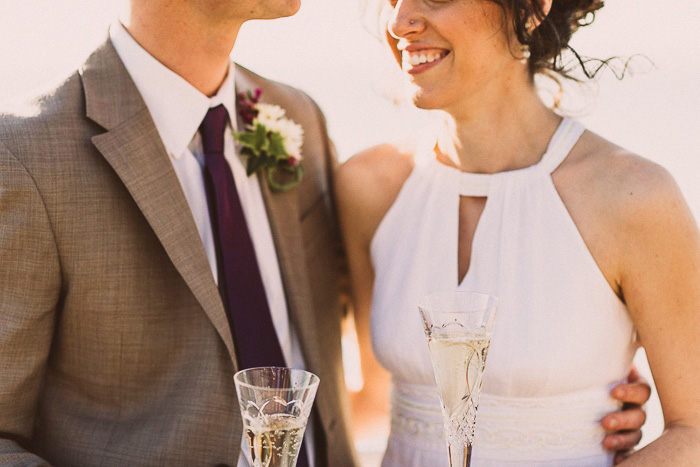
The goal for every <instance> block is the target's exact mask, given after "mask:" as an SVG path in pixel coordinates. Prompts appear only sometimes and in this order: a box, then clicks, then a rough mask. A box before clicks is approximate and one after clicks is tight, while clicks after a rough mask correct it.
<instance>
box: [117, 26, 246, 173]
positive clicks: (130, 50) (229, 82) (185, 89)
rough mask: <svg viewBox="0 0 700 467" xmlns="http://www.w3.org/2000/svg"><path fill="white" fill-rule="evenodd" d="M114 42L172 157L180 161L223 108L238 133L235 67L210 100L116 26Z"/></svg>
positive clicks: (124, 30)
mask: <svg viewBox="0 0 700 467" xmlns="http://www.w3.org/2000/svg"><path fill="white" fill-rule="evenodd" d="M109 34H110V39H111V40H112V44H113V45H114V48H115V49H116V51H117V54H118V55H119V58H121V60H122V62H124V66H125V67H126V69H127V71H128V72H129V75H131V79H132V80H133V81H134V83H135V84H136V88H137V89H138V90H139V92H140V93H141V96H142V97H143V100H144V102H145V103H146V107H148V111H149V112H150V114H151V117H152V118H153V122H154V123H155V125H156V129H157V130H158V134H159V135H160V137H161V139H162V140H163V145H164V146H165V149H166V150H167V151H168V154H169V155H170V157H172V158H174V159H179V158H180V157H181V156H182V153H183V152H184V150H185V148H187V146H188V145H189V144H190V141H192V138H193V137H194V135H195V134H196V133H197V129H198V128H199V125H200V124H201V123H202V120H203V119H204V116H205V115H206V114H207V110H209V108H210V107H216V106H217V105H219V104H223V105H224V107H226V110H227V111H228V114H229V120H230V122H231V126H232V127H233V129H234V130H235V129H236V117H235V116H236V98H235V95H236V94H235V86H234V79H235V78H234V69H235V67H234V66H233V65H231V66H229V72H228V74H227V76H226V78H225V79H224V82H223V83H222V84H221V87H220V88H219V90H218V92H217V93H216V95H215V96H212V97H207V96H206V95H205V94H203V93H201V92H200V91H199V90H197V89H196V88H195V87H194V86H192V85H191V84H190V83H188V82H187V81H186V80H185V79H184V78H182V77H181V76H180V75H178V74H177V73H175V72H174V71H172V70H170V69H169V68H167V67H166V66H165V65H163V64H162V63H160V62H159V61H158V60H157V59H156V58H155V57H153V56H152V55H151V54H149V53H148V52H147V51H146V50H145V49H144V48H143V47H141V45H140V44H139V43H138V42H136V40H135V39H134V38H133V37H132V36H131V34H129V32H128V31H127V30H126V28H125V27H124V26H123V25H122V24H121V23H120V22H115V23H113V24H112V25H111V27H110V30H109Z"/></svg>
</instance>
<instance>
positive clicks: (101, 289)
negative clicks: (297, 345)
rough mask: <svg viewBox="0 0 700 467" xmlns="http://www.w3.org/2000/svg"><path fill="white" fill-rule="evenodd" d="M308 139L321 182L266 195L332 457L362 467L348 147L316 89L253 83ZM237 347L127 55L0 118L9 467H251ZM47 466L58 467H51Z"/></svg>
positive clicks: (97, 55) (107, 47)
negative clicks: (343, 197) (341, 163)
mask: <svg viewBox="0 0 700 467" xmlns="http://www.w3.org/2000/svg"><path fill="white" fill-rule="evenodd" d="M236 79H237V87H238V89H237V90H238V91H239V92H240V91H246V90H248V89H251V90H253V89H255V88H260V89H262V91H263V96H264V99H263V100H264V101H266V102H270V103H275V104H278V105H280V106H282V107H283V108H285V109H286V110H287V113H288V115H289V117H290V118H292V119H293V120H295V121H296V122H298V123H300V124H301V125H302V126H303V127H304V130H305V140H304V146H303V149H302V151H303V156H304V161H303V163H304V166H305V169H306V178H305V179H304V182H303V183H302V184H301V185H300V186H299V187H297V188H295V189H293V190H291V191H289V192H287V193H272V192H270V190H269V189H268V186H267V184H266V183H261V186H262V187H263V196H264V199H265V203H266V207H267V211H268V217H269V219H270V224H271V227H272V233H273V236H274V239H275V243H276V248H277V255H278V257H279V261H280V270H281V273H282V279H283V284H284V289H285V293H286V297H287V304H288V308H289V313H290V319H291V321H292V323H293V325H294V326H295V327H296V329H297V332H298V334H299V336H300V340H301V344H302V350H303V354H304V357H305V359H306V362H307V366H308V369H309V370H311V371H313V372H314V373H316V374H318V375H319V376H320V378H321V385H320V387H319V391H318V395H317V397H316V403H315V406H316V407H317V408H318V411H319V414H320V419H321V428H322V429H323V430H324V432H325V435H326V440H327V443H328V453H329V456H328V459H319V465H330V466H347V465H356V461H355V457H354V453H353V450H352V448H351V444H350V440H349V433H348V426H347V398H346V397H345V395H344V390H345V389H344V379H343V371H342V364H341V349H340V313H341V312H340V306H339V299H338V279H339V273H338V267H337V265H338V263H337V259H338V257H339V248H338V246H339V242H338V233H337V229H336V224H335V219H334V211H333V206H332V200H331V198H330V190H331V175H332V168H333V165H334V163H335V161H334V154H333V148H332V145H331V143H330V141H329V140H328V136H327V134H326V128H325V123H324V120H323V117H322V115H321V113H320V111H319V109H318V108H317V107H316V105H315V104H314V103H313V102H312V101H311V100H310V99H309V98H308V97H307V96H306V95H305V94H303V93H302V92H300V91H298V90H295V89H293V88H290V87H288V86H285V85H282V84H279V83H274V82H271V81H268V80H265V79H263V78H260V77H259V76H256V75H255V74H253V73H251V72H249V71H247V70H245V69H242V68H240V67H239V68H238V69H237V70H236ZM235 362H236V357H235V349H234V345H233V342H232V337H231V332H230V329H229V324H228V321H227V318H226V315H225V313H224V307H223V305H222V302H221V299H220V296H219V293H218V290H217V287H216V285H215V283H214V280H213V278H212V275H211V272H210V269H209V264H208V263H207V259H206V256H205V252H204V248H203V246H202V243H201V241H200V238H199V235H198V233H197V229H196V226H195V223H194V220H193V218H192V215H191V213H190V210H189V207H188V204H187V201H186V199H185V197H184V195H183V192H182V190H181V188H180V184H179V182H178V178H177V176H176V174H175V172H174V170H173V167H172V164H171V162H170V160H169V158H168V155H167V153H166V151H165V148H164V147H163V144H162V142H161V140H160V138H159V137H158V133H157V130H156V128H155V126H154V123H153V121H152V119H151V116H150V114H149V112H148V110H147V108H146V106H145V104H144V102H143V100H142V98H141V96H140V95H139V93H138V91H137V89H136V87H135V85H134V84H133V82H132V80H131V78H130V77H129V75H128V73H127V71H126V69H125V68H124V66H123V64H122V62H121V61H120V59H119V57H118V55H117V54H116V52H115V50H114V48H113V47H112V45H111V43H110V42H109V41H107V42H106V43H105V44H103V45H102V46H101V47H100V48H98V49H97V50H96V51H95V52H94V53H93V54H92V55H91V56H90V58H89V59H88V60H87V62H86V63H85V65H84V66H83V67H82V68H81V69H80V70H79V72H78V73H75V74H74V75H72V76H70V77H69V78H68V79H67V80H66V81H65V82H64V83H62V84H61V85H60V86H59V87H58V88H57V89H56V90H55V91H53V92H52V93H50V94H48V95H45V96H43V97H42V98H40V99H39V100H37V101H36V102H34V103H33V104H32V105H30V106H28V107H26V108H24V109H20V110H18V111H17V112H14V113H12V114H9V113H8V114H5V115H2V116H0V464H1V465H39V464H43V463H44V461H46V462H48V463H50V464H53V465H63V466H83V465H84V466H97V465H100V466H139V465H144V466H156V465H163V466H165V465H167V466H199V465H201V466H213V465H217V464H228V465H235V464H236V462H237V459H238V456H239V452H240V444H241V418H240V414H239V410H238V403H237V401H236V397H235V389H234V385H233V380H232V376H233V374H234V372H235V371H236V370H237V368H236V363H235ZM42 459H43V460H42Z"/></svg>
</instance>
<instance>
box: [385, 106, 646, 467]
mask: <svg viewBox="0 0 700 467" xmlns="http://www.w3.org/2000/svg"><path fill="white" fill-rule="evenodd" d="M582 132H583V127H582V126H581V125H580V124H579V123H578V122H576V121H574V120H571V119H563V120H562V123H561V124H560V126H559V128H558V129H557V131H556V132H555V134H554V136H553V137H552V140H551V142H550V144H549V147H548V149H547V151H546V153H545V154H544V155H543V157H542V159H541V160H540V162H539V163H537V164H535V165H533V166H530V167H527V168H524V169H519V170H513V171H509V172H501V173H496V174H473V173H465V172H461V171H459V170H457V169H454V168H451V167H448V166H445V165H443V164H441V163H440V162H438V161H437V160H436V159H435V157H434V152H433V147H434V141H435V140H434V139H432V140H431V141H430V142H429V143H426V144H425V145H423V147H422V148H421V149H419V150H418V151H417V154H416V166H415V168H414V169H413V172H412V173H411V175H410V176H409V178H408V180H407V181H406V182H405V184H404V186H403V187H402V189H401V192H400V193H399V196H398V198H397V199H396V201H395V202H394V204H393V206H392V207H391V208H390V210H389V212H388V213H387V215H386V216H385V217H384V219H383V220H382V222H381V224H380V226H379V228H378V230H377V232H376V234H375V236H374V238H373V240H372V244H371V253H372V260H373V263H374V268H375V272H376V276H375V277H376V279H375V284H374V298H373V303H372V318H371V329H372V345H373V347H374V351H375V353H376V355H377V358H378V359H379V361H380V362H381V363H382V364H383V365H384V366H385V367H386V368H387V369H388V370H389V371H390V372H391V373H392V378H393V385H394V389H393V397H392V430H391V435H390V439H389V446H388V449H387V453H386V455H385V458H384V462H383V465H384V466H402V467H405V466H409V467H410V466H415V467H419V466H420V467H424V466H442V465H445V466H446V465H447V449H446V445H445V440H444V434H443V431H442V430H443V428H442V418H441V413H440V405H439V399H438V394H437V389H436V386H435V380H434V376H433V370H432V366H431V362H430V355H429V353H428V346H427V339H426V338H425V335H424V333H423V327H422V323H421V319H420V316H419V313H418V309H417V305H416V304H417V302H418V301H419V299H420V298H421V297H423V296H424V295H427V294H430V293H434V292H440V291H446V290H470V291H476V292H485V293H488V294H491V295H495V296H497V297H498V298H499V308H498V312H497V314H496V322H495V325H494V331H493V337H492V341H491V347H490V349H489V354H488V359H487V362H486V373H485V375H484V383H483V388H482V396H481V403H480V405H479V409H478V412H477V432H476V438H475V441H474V454H473V460H472V467H479V466H499V465H503V466H507V465H520V466H542V467H544V466H548V467H550V466H558V465H561V466H574V467H576V466H606V465H612V456H611V455H609V454H608V453H606V452H605V451H604V450H603V448H602V444H601V442H602V439H603V437H604V432H603V430H602V428H601V427H600V419H601V418H602V416H603V415H604V414H606V413H609V412H611V411H614V410H616V409H617V408H618V405H617V404H616V402H615V401H614V400H613V399H612V398H611V397H610V396H609V391H610V389H611V387H612V386H614V384H616V383H617V382H619V381H621V380H622V379H623V378H624V377H625V376H626V375H627V373H628V371H629V368H630V365H631V362H632V357H633V356H634V351H635V349H636V343H635V341H634V339H635V338H634V327H633V324H632V321H631V319H630V317H629V314H628V312H627V309H626V308H625V306H624V304H623V303H622V302H621V301H620V300H619V298H618V297H617V296H616V295H615V293H614V292H613V290H612V289H611V288H610V286H609V284H608V283H607V281H606V280H605V277H604V276H603V274H602V273H601V271H600V269H599V268H598V266H597V264H596V263H595V260H594V259H593V257H592V256H591V254H590V252H589V250H588V248H587V247H586V244H585V242H584V241H583V238H582V237H581V235H580V233H579V231H578V229H577V228H576V225H575V223H574V221H573V220H572V218H571V216H570V215H569V213H568V211H567V209H566V206H565V205H564V203H563V202H562V200H561V198H560V197H559V194H558V192H557V191H556V188H555V186H554V184H553V182H552V177H551V173H552V172H553V171H554V170H555V169H556V168H557V167H558V166H559V165H560V164H561V162H562V161H563V160H564V159H565V158H566V156H567V154H568V153H569V151H570V150H571V148H572V147H573V146H574V145H575V143H576V142H577V141H578V139H579V137H580V135H581V134H582ZM460 196H484V197H486V198H487V200H486V205H485V208H484V211H483V213H482V215H481V218H480V219H479V223H478V225H477V228H476V231H475V233H474V240H473V244H472V254H471V264H470V266H469V270H468V272H467V275H466V276H465V278H464V279H463V280H462V282H461V283H458V279H457V278H458V262H457V261H458V260H457V251H458V241H459V239H458V227H459V225H458V222H459V217H458V214H459V201H460Z"/></svg>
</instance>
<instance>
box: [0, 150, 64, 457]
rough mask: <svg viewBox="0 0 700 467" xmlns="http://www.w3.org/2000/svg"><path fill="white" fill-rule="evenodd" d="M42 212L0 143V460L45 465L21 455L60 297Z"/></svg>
mask: <svg viewBox="0 0 700 467" xmlns="http://www.w3.org/2000/svg"><path fill="white" fill-rule="evenodd" d="M60 283H61V280H60V267H59V261H58V252H57V248H56V243H55V241H54V235H53V233H52V229H51V226H50V223H49V219H48V215H47V211H46V209H45V206H44V203H43V201H42V198H41V196H40V193H39V191H38V189H37V187H36V185H35V184H34V181H33V179H32V177H31V176H30V174H29V173H28V172H27V170H26V169H25V168H24V166H23V165H22V164H21V163H20V162H19V161H18V160H17V159H16V158H15V157H14V156H13V155H12V153H11V152H10V151H9V150H8V149H7V147H5V146H4V145H3V144H2V143H1V142H0V465H2V466H33V465H47V463H46V462H45V461H43V460H42V459H40V458H39V457H37V456H35V455H33V454H31V453H29V452H27V451H26V450H25V449H24V446H27V445H28V444H29V440H30V439H31V437H32V431H33V427H34V421H35V416H36V412H37V407H38V401H39V395H40V391H41V387H42V382H43V379H44V376H45V370H46V362H47V358H48V353H49V349H50V347H51V339H52V335H53V329H54V323H55V319H56V318H55V310H56V304H57V303H58V298H59V294H60Z"/></svg>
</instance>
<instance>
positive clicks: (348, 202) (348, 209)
mask: <svg viewBox="0 0 700 467" xmlns="http://www.w3.org/2000/svg"><path fill="white" fill-rule="evenodd" d="M413 167H414V158H413V145H412V143H406V144H383V145H380V146H375V147H372V148H369V149H366V150H364V151H362V152H360V153H358V154H356V155H354V156H353V157H351V158H350V159H348V160H347V161H346V162H345V163H343V164H342V165H341V166H340V167H339V168H338V170H337V172H336V177H335V190H336V199H337V201H338V207H339V210H340V213H341V218H346V219H352V224H353V227H352V228H353V230H355V229H357V230H359V231H360V232H359V233H360V234H361V235H362V237H364V239H365V241H369V240H371V237H372V236H373V235H374V231H375V230H376V229H377V227H378V226H379V223H380V222H381V220H382V218H383V217H384V215H385V214H386V212H387V211H388V210H389V208H390V207H391V205H392V204H393V203H394V201H395V200H396V197H397V196H398V194H399V191H401V187H402V186H403V184H404V183H405V181H406V180H407V179H408V176H409V175H410V174H411V171H412V170H413ZM341 220H342V219H341Z"/></svg>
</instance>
